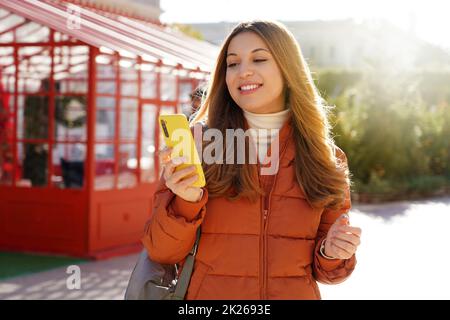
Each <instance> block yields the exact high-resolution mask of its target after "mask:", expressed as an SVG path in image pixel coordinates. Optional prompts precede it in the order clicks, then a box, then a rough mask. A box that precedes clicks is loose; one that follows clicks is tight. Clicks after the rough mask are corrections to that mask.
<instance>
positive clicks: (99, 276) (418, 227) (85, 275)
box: [0, 197, 450, 300]
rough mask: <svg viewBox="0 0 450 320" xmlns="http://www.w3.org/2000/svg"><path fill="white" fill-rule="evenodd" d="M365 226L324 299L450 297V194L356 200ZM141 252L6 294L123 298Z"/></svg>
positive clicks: (34, 280)
mask: <svg viewBox="0 0 450 320" xmlns="http://www.w3.org/2000/svg"><path fill="white" fill-rule="evenodd" d="M350 221H351V224H352V225H355V226H359V227H361V228H362V229H363V236H362V244H361V247H360V249H359V250H358V253H357V258H358V265H357V268H356V270H355V271H354V273H353V275H352V276H351V277H350V278H349V279H348V280H347V281H346V282H344V283H342V284H339V285H334V286H325V285H320V288H321V292H322V297H323V298H324V299H450V290H449V288H450V250H449V249H448V247H449V245H450V239H449V235H450V232H449V230H448V228H449V226H450V197H443V198H437V199H431V200H425V201H416V202H395V203H390V204H383V205H364V206H355V207H354V208H353V209H352V211H351V213H350ZM136 258H137V255H130V256H125V257H120V258H114V259H110V260H106V261H100V262H89V263H85V264H80V265H79V266H80V269H81V289H80V290H68V289H67V286H66V280H67V277H68V276H69V275H68V274H67V273H66V268H59V269H54V270H51V271H46V272H40V273H37V274H32V275H28V276H23V277H16V278H10V279H6V280H3V281H1V282H0V300H1V299H122V298H123V293H124V291H125V287H126V284H127V281H128V277H129V275H130V272H131V270H132V268H133V266H134V263H135V261H136Z"/></svg>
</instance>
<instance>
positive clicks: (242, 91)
mask: <svg viewBox="0 0 450 320" xmlns="http://www.w3.org/2000/svg"><path fill="white" fill-rule="evenodd" d="M242 87H244V88H245V87H246V86H242ZM242 87H241V88H239V93H240V94H242V95H248V94H252V93H254V92H256V91H257V90H258V89H259V88H261V87H262V84H258V85H255V86H254V88H251V89H246V90H243V89H242Z"/></svg>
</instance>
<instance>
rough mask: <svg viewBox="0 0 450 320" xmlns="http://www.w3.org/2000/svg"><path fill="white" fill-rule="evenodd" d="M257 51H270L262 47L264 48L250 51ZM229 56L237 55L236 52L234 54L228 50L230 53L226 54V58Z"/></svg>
mask: <svg viewBox="0 0 450 320" xmlns="http://www.w3.org/2000/svg"><path fill="white" fill-rule="evenodd" d="M258 51H266V52H268V53H270V51H269V50H267V49H264V48H257V49H253V50H252V53H255V52H258ZM229 56H237V54H236V53H233V52H230V53H228V54H227V58H228V57H229Z"/></svg>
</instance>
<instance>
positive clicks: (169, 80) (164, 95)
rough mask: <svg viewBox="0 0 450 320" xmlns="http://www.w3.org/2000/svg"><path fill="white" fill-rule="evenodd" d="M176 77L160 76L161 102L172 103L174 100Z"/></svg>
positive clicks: (171, 75) (170, 75)
mask: <svg viewBox="0 0 450 320" xmlns="http://www.w3.org/2000/svg"><path fill="white" fill-rule="evenodd" d="M176 95H177V94H176V77H175V76H174V75H173V74H171V73H169V74H164V73H162V74H161V100H162V101H169V100H170V101H173V100H175V99H176Z"/></svg>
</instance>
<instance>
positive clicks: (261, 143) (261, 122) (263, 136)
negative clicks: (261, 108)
mask: <svg viewBox="0 0 450 320" xmlns="http://www.w3.org/2000/svg"><path fill="white" fill-rule="evenodd" d="M243 111H244V117H245V119H247V122H248V125H249V127H250V129H253V130H251V131H250V135H251V137H252V138H253V140H254V142H255V143H256V142H257V146H258V149H257V150H258V158H259V161H260V162H263V161H264V159H265V157H266V155H267V150H268V149H269V146H270V143H271V142H272V140H273V139H274V138H275V136H276V135H278V132H279V131H280V129H281V127H282V126H283V125H284V123H285V122H286V120H287V118H288V117H289V113H290V111H291V110H290V109H285V110H283V111H280V112H275V113H264V114H262V113H253V112H248V111H245V110H243ZM263 129H266V130H263Z"/></svg>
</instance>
